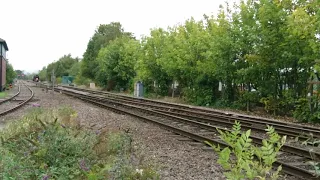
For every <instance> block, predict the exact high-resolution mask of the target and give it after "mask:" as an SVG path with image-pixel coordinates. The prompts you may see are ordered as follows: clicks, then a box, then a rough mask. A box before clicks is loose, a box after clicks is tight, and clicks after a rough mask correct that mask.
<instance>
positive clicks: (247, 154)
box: [206, 121, 286, 180]
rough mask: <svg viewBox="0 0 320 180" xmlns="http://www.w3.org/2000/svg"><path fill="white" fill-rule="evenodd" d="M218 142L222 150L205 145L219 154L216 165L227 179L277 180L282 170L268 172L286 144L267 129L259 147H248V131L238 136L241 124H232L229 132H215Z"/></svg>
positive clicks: (249, 132)
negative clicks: (220, 140)
mask: <svg viewBox="0 0 320 180" xmlns="http://www.w3.org/2000/svg"><path fill="white" fill-rule="evenodd" d="M217 130H218V132H219V133H220V138H221V139H222V140H223V141H224V142H225V143H226V144H227V145H228V147H225V148H224V149H221V148H220V146H219V145H218V146H216V145H214V144H212V143H210V142H206V143H207V144H209V145H210V146H211V147H212V148H213V149H214V150H215V151H216V152H218V154H219V159H218V163H219V164H220V165H221V166H222V167H223V168H224V169H225V170H226V172H225V173H224V175H225V176H226V177H227V179H235V180H238V179H239V180H240V179H244V178H247V179H254V178H259V179H266V178H267V177H269V178H271V179H277V178H278V174H279V172H280V171H281V169H282V167H281V166H279V167H278V168H277V170H275V171H274V172H272V173H270V172H271V171H272V165H273V163H274V162H275V161H276V160H277V158H276V156H277V153H278V152H279V150H280V148H281V147H282V146H283V145H284V143H285V141H286V136H283V137H282V138H281V137H280V136H279V135H278V134H277V133H276V132H275V129H274V128H273V127H271V126H268V127H267V129H266V132H267V135H268V138H267V139H264V140H263V141H262V146H261V147H257V146H255V145H253V144H252V139H251V138H250V134H251V130H247V131H246V132H244V133H241V124H240V123H239V122H238V121H236V122H235V124H234V126H233V128H232V131H231V132H223V131H222V130H220V129H217Z"/></svg>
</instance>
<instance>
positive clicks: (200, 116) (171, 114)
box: [55, 87, 320, 179]
mask: <svg viewBox="0 0 320 180" xmlns="http://www.w3.org/2000/svg"><path fill="white" fill-rule="evenodd" d="M55 89H56V90H58V91H60V92H63V93H65V94H67V95H70V96H74V97H77V98H80V99H82V100H85V101H88V102H91V103H93V104H96V105H99V106H103V107H105V108H108V109H111V110H113V111H116V112H119V113H124V114H128V115H131V116H134V117H137V118H139V119H143V120H145V121H148V122H152V123H155V124H157V125H159V126H161V127H163V128H165V129H167V130H169V131H172V132H174V133H176V134H179V135H182V136H185V137H188V138H190V139H192V140H194V141H198V142H204V141H209V142H212V143H214V144H220V145H221V146H226V144H225V143H224V142H222V141H221V140H220V139H219V137H218V135H217V134H218V133H217V131H216V128H220V129H224V130H227V129H226V127H230V126H231V125H232V124H233V123H234V120H240V121H241V122H242V126H243V127H245V128H247V129H249V128H250V129H253V130H254V131H257V132H256V133H255V134H254V135H253V136H252V137H251V138H252V139H253V141H254V143H256V144H260V143H261V140H262V139H263V135H262V134H261V132H260V131H262V130H263V129H264V128H265V125H266V124H269V125H273V126H274V127H276V130H277V131H278V132H279V129H280V132H281V134H287V135H289V136H294V137H295V136H301V132H300V131H303V132H305V133H314V134H316V136H318V135H319V133H320V129H319V130H318V129H317V128H312V127H307V126H300V125H295V124H289V123H283V122H278V121H273V120H271V121H266V122H265V121H264V120H263V121H262V122H259V123H254V122H256V121H258V120H257V119H252V118H247V119H246V118H245V117H233V116H230V115H223V114H222V113H220V114H219V113H215V112H214V113H212V112H211V111H209V110H203V109H200V108H193V107H192V108H191V107H190V106H185V105H181V107H180V105H177V104H173V105H172V104H171V103H165V102H158V101H153V100H146V99H137V98H132V97H128V96H121V95H117V94H112V93H108V92H100V91H92V90H84V89H79V88H74V87H63V88H55ZM70 89H72V90H70ZM84 92H86V93H84ZM170 105H172V106H170ZM188 108H189V109H188ZM195 110H196V111H195ZM260 121H261V120H260ZM257 124H260V125H258V126H257ZM261 124H263V125H264V126H262V125H261ZM285 124H287V126H286V125H285ZM259 132H260V134H259ZM312 156H315V157H318V158H319V157H320V153H319V152H317V151H316V152H314V153H312ZM312 156H311V155H310V149H308V148H306V147H299V146H298V147H297V145H295V146H293V145H291V144H286V145H285V146H284V147H283V148H282V152H281V155H280V156H279V158H278V159H279V160H278V161H277V162H276V163H275V165H276V166H278V165H282V167H283V170H284V172H286V173H288V174H290V175H294V176H298V177H300V178H305V179H316V178H315V177H314V176H313V172H312V171H311V167H310V166H309V165H307V164H306V163H305V162H307V161H309V160H310V159H311V158H312Z"/></svg>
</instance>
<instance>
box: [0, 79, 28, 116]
mask: <svg viewBox="0 0 320 180" xmlns="http://www.w3.org/2000/svg"><path fill="white" fill-rule="evenodd" d="M24 85H25V84H24ZM25 86H26V87H27V88H28V89H29V91H30V92H31V96H30V97H29V98H28V99H26V100H25V101H23V102H22V103H20V104H19V105H17V106H15V107H13V108H11V109H8V110H6V111H3V112H0V116H4V115H6V114H8V113H10V112H12V111H15V110H17V109H19V108H20V107H22V106H23V105H25V104H26V103H28V102H29V101H30V100H31V99H32V98H33V96H34V92H33V91H32V89H31V88H30V87H28V86H27V85H25Z"/></svg>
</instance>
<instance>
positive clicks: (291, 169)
mask: <svg viewBox="0 0 320 180" xmlns="http://www.w3.org/2000/svg"><path fill="white" fill-rule="evenodd" d="M57 91H59V89H57ZM60 91H63V92H64V94H66V95H70V96H73V97H77V98H79V99H82V100H84V101H87V102H91V103H93V104H96V105H100V106H103V107H107V108H109V109H112V110H115V111H117V112H120V113H125V114H128V115H131V116H134V117H138V118H140V119H144V120H147V121H150V122H153V123H155V124H158V125H160V126H162V127H164V128H165V129H167V130H171V131H173V132H175V133H177V134H180V135H182V136H186V137H189V138H190V139H193V140H196V141H199V142H201V143H203V142H204V141H208V142H211V143H214V144H219V145H220V146H227V144H225V143H224V142H222V141H218V140H215V139H210V138H207V137H204V136H200V135H197V134H194V133H190V132H188V131H185V130H182V129H180V128H176V127H173V126H170V125H167V124H164V123H162V122H159V121H155V120H152V119H150V118H147V117H144V116H141V115H138V114H136V113H132V112H129V111H128V110H121V109H119V108H118V107H117V106H114V105H107V104H105V103H101V102H97V101H99V99H97V97H92V96H90V95H84V94H80V93H77V92H70V91H68V92H66V91H65V90H60ZM127 106H128V107H131V108H140V110H145V109H143V108H141V107H136V106H132V105H127ZM150 112H152V111H150ZM153 113H155V111H154V112H153ZM162 115H164V113H162ZM172 117H174V118H176V119H180V120H181V117H176V116H172ZM184 121H185V120H184ZM189 122H190V120H189ZM275 165H277V166H278V165H281V166H282V168H283V170H284V172H286V173H287V174H290V175H294V176H298V177H301V178H307V179H316V177H315V176H314V175H313V174H312V173H311V172H309V171H307V170H305V169H302V168H299V167H295V166H292V165H289V164H286V163H284V162H281V161H279V160H278V161H277V162H276V163H275Z"/></svg>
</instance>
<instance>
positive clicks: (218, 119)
mask: <svg viewBox="0 0 320 180" xmlns="http://www.w3.org/2000/svg"><path fill="white" fill-rule="evenodd" d="M69 89H74V88H73V87H72V88H69ZM77 90H78V91H82V89H81V90H80V89H79V88H78V89H77ZM83 91H84V92H91V91H92V90H83ZM98 92H99V91H98ZM99 93H100V92H99ZM103 93H104V92H102V94H103ZM94 94H97V92H95V93H94ZM107 99H113V100H116V101H122V102H126V103H131V104H138V105H142V106H146V107H150V106H152V107H154V108H158V109H161V108H162V109H166V110H167V112H168V113H171V114H173V113H174V112H180V113H184V114H185V115H184V116H189V117H192V116H193V118H196V119H199V120H206V121H210V120H211V121H212V122H215V123H220V124H223V125H226V126H229V127H232V125H233V123H234V121H236V120H237V121H240V122H241V124H242V126H243V127H245V128H247V129H253V130H256V131H260V132H263V133H264V132H265V130H264V128H265V126H266V125H271V126H273V127H275V128H276V129H277V132H278V133H279V134H281V135H288V136H292V137H300V138H301V139H306V138H308V137H305V135H307V134H309V133H312V134H313V136H314V137H317V138H320V131H315V130H310V131H311V132H310V131H307V130H306V129H301V128H300V127H295V126H285V125H282V124H280V125H278V124H274V123H263V122H257V121H255V120H251V119H244V118H236V117H231V116H225V115H214V114H210V113H205V112H195V111H188V110H186V109H178V108H174V107H167V106H162V105H155V104H149V103H141V102H136V101H135V99H134V101H131V100H128V99H122V98H120V99H119V98H118V97H108V98H107ZM190 113H192V115H190ZM179 115H180V116H181V115H182V114H179ZM182 116H183V115H182ZM319 130H320V129H319ZM306 132H307V133H306Z"/></svg>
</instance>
